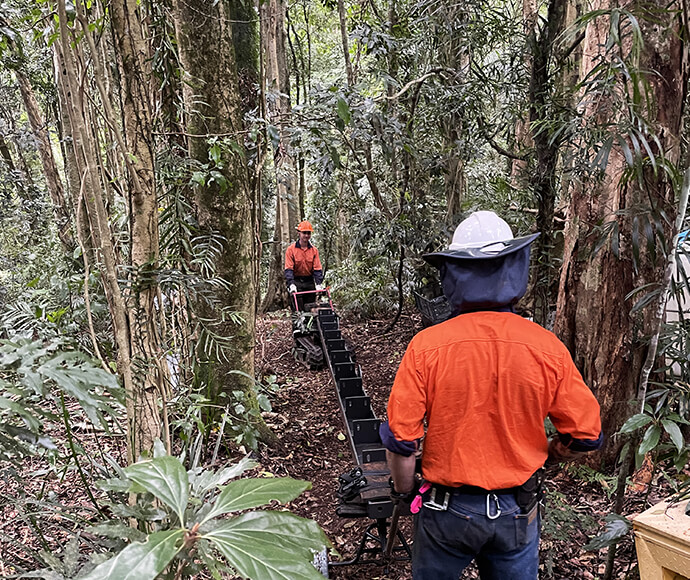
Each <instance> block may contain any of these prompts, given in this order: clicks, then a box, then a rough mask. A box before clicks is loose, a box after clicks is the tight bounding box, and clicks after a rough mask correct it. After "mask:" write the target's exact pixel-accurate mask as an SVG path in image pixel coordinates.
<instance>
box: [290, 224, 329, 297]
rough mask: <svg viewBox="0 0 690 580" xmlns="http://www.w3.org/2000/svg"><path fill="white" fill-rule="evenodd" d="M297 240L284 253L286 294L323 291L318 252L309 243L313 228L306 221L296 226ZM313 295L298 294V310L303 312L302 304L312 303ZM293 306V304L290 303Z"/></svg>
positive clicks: (321, 270) (321, 269)
mask: <svg viewBox="0 0 690 580" xmlns="http://www.w3.org/2000/svg"><path fill="white" fill-rule="evenodd" d="M297 231H298V232H299V239H298V240H297V241H296V242H295V243H294V244H290V246H289V247H288V249H287V251H286V252H285V281H286V283H287V286H288V292H289V293H290V294H292V293H293V292H306V291H309V290H323V286H322V282H323V268H322V267H321V260H320V259H319V251H318V250H317V249H316V247H314V245H313V244H312V243H311V235H312V234H313V233H314V228H313V227H312V225H311V224H310V223H309V222H308V221H306V220H305V221H302V222H300V223H299V224H298V225H297ZM314 299H315V295H314V294H300V295H298V296H297V303H298V309H299V310H303V309H304V304H306V303H309V302H313V301H314ZM290 306H291V307H292V306H294V302H293V301H291V302H290Z"/></svg>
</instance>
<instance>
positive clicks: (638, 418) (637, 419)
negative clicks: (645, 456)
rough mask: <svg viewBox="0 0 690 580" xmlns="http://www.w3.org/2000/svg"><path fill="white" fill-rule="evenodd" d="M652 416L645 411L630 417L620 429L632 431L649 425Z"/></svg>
mask: <svg viewBox="0 0 690 580" xmlns="http://www.w3.org/2000/svg"><path fill="white" fill-rule="evenodd" d="M651 420H652V418H651V417H650V416H649V415H647V414H645V413H638V414H637V415H633V416H632V417H630V419H628V420H627V421H626V422H625V423H624V424H623V426H622V427H621V429H620V433H632V432H633V431H637V430H638V429H641V428H642V427H644V426H645V425H647V424H648V423H649V422H650V421H651Z"/></svg>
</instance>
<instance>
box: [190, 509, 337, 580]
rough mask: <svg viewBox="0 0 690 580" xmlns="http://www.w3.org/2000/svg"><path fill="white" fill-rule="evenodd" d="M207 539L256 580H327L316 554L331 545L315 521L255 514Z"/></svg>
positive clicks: (282, 514) (225, 525)
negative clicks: (314, 562) (319, 570)
mask: <svg viewBox="0 0 690 580" xmlns="http://www.w3.org/2000/svg"><path fill="white" fill-rule="evenodd" d="M203 537H204V538H206V539H207V540H209V541H210V542H212V543H213V545H214V546H215V547H216V548H217V549H218V550H219V551H220V553H221V554H223V556H225V558H226V559H227V561H228V563H229V564H230V565H231V566H232V567H233V568H234V569H235V570H237V572H239V573H240V575H242V576H245V577H247V578H250V579H252V580H308V579H313V580H319V579H321V580H323V576H322V575H321V574H320V573H319V572H318V571H317V570H316V568H314V566H313V564H312V560H313V554H314V552H319V551H321V550H322V549H323V548H324V547H325V546H328V545H330V542H329V541H328V539H327V538H326V536H325V535H324V533H323V532H322V531H321V529H320V528H319V527H318V525H317V524H316V522H313V521H311V520H305V519H303V518H300V517H297V516H295V515H293V514H290V513H285V512H261V511H260V512H251V513H247V514H242V515H241V516H238V517H236V518H233V519H231V520H229V521H226V522H223V524H222V525H220V526H219V527H218V528H216V529H215V530H213V531H211V532H209V533H205V534H203Z"/></svg>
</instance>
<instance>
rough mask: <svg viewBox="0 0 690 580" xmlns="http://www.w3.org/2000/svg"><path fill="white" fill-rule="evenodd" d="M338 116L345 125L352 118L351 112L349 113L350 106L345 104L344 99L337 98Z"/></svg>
mask: <svg viewBox="0 0 690 580" xmlns="http://www.w3.org/2000/svg"><path fill="white" fill-rule="evenodd" d="M338 117H340V118H341V119H342V120H343V123H345V124H346V125H347V124H348V123H349V122H350V119H351V118H352V113H350V106H349V105H348V104H347V101H346V100H345V99H342V98H340V99H338Z"/></svg>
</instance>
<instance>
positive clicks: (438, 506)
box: [424, 487, 450, 512]
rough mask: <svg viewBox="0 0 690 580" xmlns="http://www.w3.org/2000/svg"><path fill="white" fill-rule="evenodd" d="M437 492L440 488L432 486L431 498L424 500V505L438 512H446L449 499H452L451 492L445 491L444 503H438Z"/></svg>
mask: <svg viewBox="0 0 690 580" xmlns="http://www.w3.org/2000/svg"><path fill="white" fill-rule="evenodd" d="M437 493H438V489H437V488H436V487H432V488H431V494H430V495H429V499H428V500H427V501H425V502H424V507H426V508H429V509H430V510H434V511H437V512H444V511H446V510H447V509H448V500H449V499H450V493H448V492H447V491H445V492H443V493H444V494H445V495H444V496H443V503H438V501H436V494H437Z"/></svg>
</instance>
